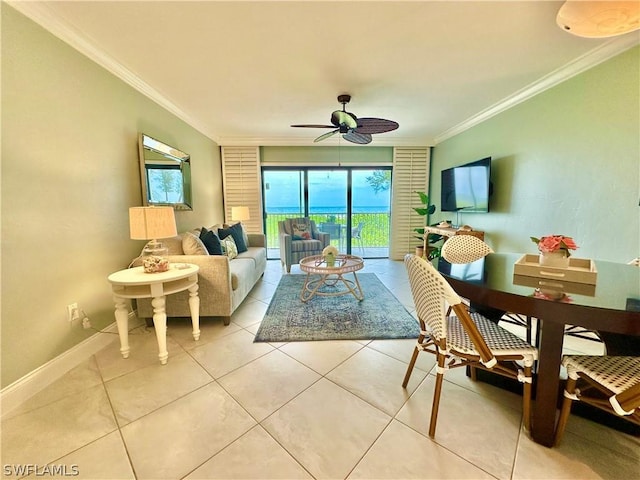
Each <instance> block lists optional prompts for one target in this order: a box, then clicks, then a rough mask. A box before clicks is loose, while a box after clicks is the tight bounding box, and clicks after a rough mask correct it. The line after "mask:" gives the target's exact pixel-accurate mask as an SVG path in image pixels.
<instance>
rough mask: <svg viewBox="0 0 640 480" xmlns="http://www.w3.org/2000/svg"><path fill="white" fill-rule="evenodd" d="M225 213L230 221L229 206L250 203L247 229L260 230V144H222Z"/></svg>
mask: <svg viewBox="0 0 640 480" xmlns="http://www.w3.org/2000/svg"><path fill="white" fill-rule="evenodd" d="M222 178H223V191H224V214H225V219H226V222H227V223H231V222H232V219H231V207H240V206H242V207H249V215H250V216H251V218H250V219H249V220H243V221H242V224H243V225H244V226H245V227H246V229H247V231H248V232H252V233H262V230H263V228H262V195H261V192H262V182H261V179H260V178H261V177H260V148H259V147H222Z"/></svg>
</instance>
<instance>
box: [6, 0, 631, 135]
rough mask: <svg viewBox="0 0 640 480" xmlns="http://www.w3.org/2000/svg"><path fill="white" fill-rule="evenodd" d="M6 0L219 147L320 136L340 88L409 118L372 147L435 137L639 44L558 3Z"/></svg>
mask: <svg viewBox="0 0 640 480" xmlns="http://www.w3.org/2000/svg"><path fill="white" fill-rule="evenodd" d="M8 3H10V4H11V5H12V6H14V7H15V8H17V9H18V10H20V11H22V12H23V13H25V14H26V15H28V16H29V17H31V18H32V19H34V20H35V21H36V22H38V23H40V24H41V25H43V26H44V27H45V28H47V29H49V30H50V31H51V32H53V33H54V34H55V35H57V36H59V37H60V38H62V39H63V40H65V41H67V42H68V43H70V44H71V45H73V46H74V47H75V48H77V49H78V50H80V51H82V52H83V53H85V54H86V55H88V56H89V57H91V58H93V59H94V60H95V61H97V62H98V63H100V64H101V65H103V66H105V67H106V68H108V69H109V70H110V71H112V72H114V73H115V74H117V75H118V76H120V77H121V78H123V79H124V80H125V81H127V82H128V83H130V84H132V85H134V86H135V87H136V88H138V89H139V90H140V91H142V92H144V93H145V94H147V95H149V96H150V97H152V98H153V99H155V100H156V101H158V103H160V104H162V105H163V106H165V107H167V108H168V109H169V110H171V111H172V112H174V113H176V114H177V115H178V116H180V117H181V118H182V119H184V120H185V121H187V122H188V123H189V124H191V125H192V126H193V127H195V128H196V129H198V130H199V131H201V132H202V133H204V134H206V135H207V136H209V137H210V138H212V139H213V140H215V141H216V142H218V143H219V144H221V145H313V139H314V138H315V137H316V136H318V135H320V134H321V133H325V132H326V131H327V130H315V129H313V130H312V129H294V128H291V127H290V125H291V124H295V123H313V124H327V123H330V122H329V120H330V116H331V112H332V111H333V110H337V109H339V108H341V107H340V104H338V102H337V99H336V97H337V96H338V95H339V94H341V93H349V94H351V95H352V100H351V103H350V104H349V105H348V107H347V110H348V111H350V112H353V113H355V114H356V115H357V116H360V117H381V118H387V119H391V120H395V121H397V122H398V123H399V124H400V128H399V129H398V130H396V131H394V132H389V133H384V134H379V135H374V136H373V142H372V143H371V145H374V146H375V145H378V146H380V145H433V144H435V143H437V142H439V141H442V140H443V139H445V138H448V137H449V136H451V135H453V134H455V133H457V132H459V131H462V130H464V129H465V128H467V127H468V126H471V125H473V124H475V123H478V122H479V121H481V120H483V119H485V118H488V117H490V116H491V115H493V114H495V113H497V112H499V111H502V110H503V109H505V108H508V107H510V106H512V105H514V104H516V103H518V102H519V101H522V100H524V99H526V98H529V97H530V96H531V95H534V94H536V93H538V92H540V91H542V90H544V89H546V88H548V87H550V86H552V85H554V84H556V83H558V82H559V81H562V80H564V79H566V78H567V77H569V76H572V75H574V74H576V73H578V72H580V71H582V70H584V69H586V68H589V67H591V66H592V65H595V64H597V63H599V62H601V61H603V60H605V59H607V58H610V57H611V56H613V55H615V54H617V53H619V52H621V51H623V50H626V49H627V48H629V47H631V46H633V45H635V44H638V43H639V40H640V32H638V31H636V32H633V33H629V34H626V35H622V36H619V37H616V38H613V39H587V38H580V37H576V36H573V35H570V34H568V33H566V32H564V31H562V30H561V29H560V28H559V27H558V26H557V25H556V22H555V17H556V13H557V11H558V9H559V8H560V6H561V5H562V3H563V2H561V1H494V2H485V1H466V2H462V1H409V2H399V1H391V0H387V1H377V2H370V1H355V0H354V1H345V0H343V1H333V2H330V1H321V0H316V1H312V0H310V1H282V2H272V1H227V2H220V1H197V2H185V1H174V2H169V1H139V2H125V1H52V2H31V1H28V2H27V1H9V2H8ZM338 137H339V136H338V135H336V136H334V137H332V138H331V139H329V140H327V141H325V142H322V145H332V144H337V142H338V140H337V138H338ZM345 143H347V142H345V141H344V140H342V143H341V144H342V145H344V144H345Z"/></svg>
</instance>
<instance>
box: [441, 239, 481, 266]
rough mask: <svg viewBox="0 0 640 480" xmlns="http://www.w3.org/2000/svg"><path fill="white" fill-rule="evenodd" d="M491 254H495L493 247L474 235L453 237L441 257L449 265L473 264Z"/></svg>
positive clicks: (445, 246)
mask: <svg viewBox="0 0 640 480" xmlns="http://www.w3.org/2000/svg"><path fill="white" fill-rule="evenodd" d="M490 253H493V250H492V249H491V247H490V246H489V245H487V244H486V243H485V242H484V241H482V240H480V239H479V238H478V237H474V236H472V235H453V236H451V237H449V238H448V239H447V241H446V242H444V244H443V245H442V249H441V250H440V255H442V257H443V258H444V259H445V260H446V261H447V262H449V263H471V262H475V261H476V260H480V259H481V258H484V257H486V256H487V255H489V254H490Z"/></svg>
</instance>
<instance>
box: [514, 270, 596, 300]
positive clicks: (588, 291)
mask: <svg viewBox="0 0 640 480" xmlns="http://www.w3.org/2000/svg"><path fill="white" fill-rule="evenodd" d="M513 283H514V284H515V285H523V286H525V287H533V288H539V289H540V290H541V291H543V292H544V291H547V290H549V291H557V292H563V293H577V294H579V295H586V296H588V297H594V296H595V295H596V286H595V285H592V284H589V283H577V282H565V281H564V280H547V279H544V278H540V277H527V276H525V275H514V276H513Z"/></svg>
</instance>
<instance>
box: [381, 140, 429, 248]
mask: <svg viewBox="0 0 640 480" xmlns="http://www.w3.org/2000/svg"><path fill="white" fill-rule="evenodd" d="M430 153H431V151H430V149H429V147H416V148H409V147H407V148H400V147H396V148H394V149H393V181H392V186H391V188H392V190H391V192H392V195H391V240H390V245H389V258H391V259H392V260H402V259H403V258H404V255H405V254H407V253H413V252H414V250H415V247H416V246H418V245H422V243H421V241H420V240H418V239H417V238H414V237H415V236H418V234H417V233H416V232H414V231H413V229H414V228H420V227H424V225H425V221H426V219H425V217H423V216H420V215H418V214H417V213H416V212H415V211H414V210H413V207H421V206H422V204H421V203H420V197H419V196H418V195H417V194H416V193H415V192H416V191H421V192H427V191H428V189H429V162H430V158H431V156H430Z"/></svg>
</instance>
